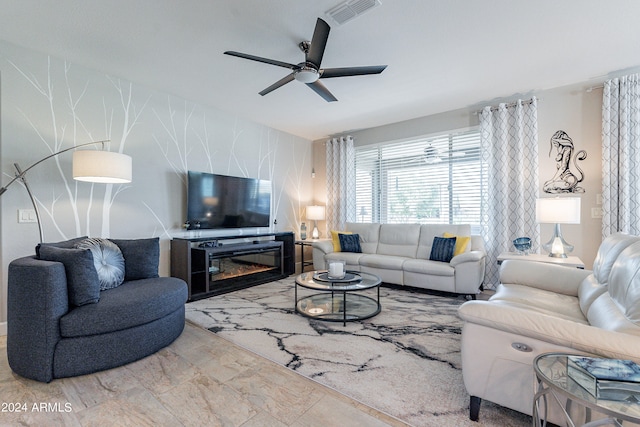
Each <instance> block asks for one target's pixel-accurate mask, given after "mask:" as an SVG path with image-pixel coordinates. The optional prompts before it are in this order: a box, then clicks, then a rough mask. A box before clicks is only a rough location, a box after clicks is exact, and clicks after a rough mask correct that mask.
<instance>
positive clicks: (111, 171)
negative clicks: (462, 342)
mask: <svg viewBox="0 0 640 427" xmlns="http://www.w3.org/2000/svg"><path fill="white" fill-rule="evenodd" d="M131 176H132V172H131V157H129V156H127V155H126V154H120V153H112V152H110V151H101V150H76V151H74V152H73V179H75V180H78V181H86V182H100V183H104V184H123V183H127V182H131Z"/></svg>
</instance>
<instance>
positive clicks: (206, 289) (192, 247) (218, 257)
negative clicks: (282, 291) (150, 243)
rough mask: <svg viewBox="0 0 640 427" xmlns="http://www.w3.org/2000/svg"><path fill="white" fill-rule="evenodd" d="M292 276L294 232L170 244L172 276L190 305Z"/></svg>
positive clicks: (213, 238)
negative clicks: (185, 292) (184, 290)
mask: <svg viewBox="0 0 640 427" xmlns="http://www.w3.org/2000/svg"><path fill="white" fill-rule="evenodd" d="M294 272H295V255H294V234H293V232H279V233H277V232H276V233H255V234H238V235H229V236H215V237H193V238H191V237H184V238H182V237H175V238H173V239H172V240H171V276H173V277H178V278H180V279H182V280H184V281H185V282H187V286H188V288H189V301H193V300H197V299H201V298H206V297H209V296H213V295H219V294H223V293H227V292H231V291H235V290H238V289H242V288H247V287H250V286H255V285H259V284H262V283H266V282H271V281H274V280H278V279H282V278H284V277H287V276H289V275H291V274H293V273H294Z"/></svg>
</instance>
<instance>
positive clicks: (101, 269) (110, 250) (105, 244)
mask: <svg viewBox="0 0 640 427" xmlns="http://www.w3.org/2000/svg"><path fill="white" fill-rule="evenodd" d="M76 247H77V248H78V249H89V250H90V251H91V254H92V255H93V265H94V266H95V268H96V271H97V273H98V279H99V281H100V290H101V291H104V290H107V289H111V288H115V287H116V286H120V285H121V284H122V282H123V281H124V258H123V257H122V252H121V251H120V248H118V246H116V244H115V243H113V242H110V241H109V240H107V239H100V238H88V239H85V240H83V241H81V242H80V243H78V244H77V245H76Z"/></svg>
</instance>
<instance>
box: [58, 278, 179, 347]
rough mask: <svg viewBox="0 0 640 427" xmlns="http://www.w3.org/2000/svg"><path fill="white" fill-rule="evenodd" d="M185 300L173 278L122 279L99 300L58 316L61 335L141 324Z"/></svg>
mask: <svg viewBox="0 0 640 427" xmlns="http://www.w3.org/2000/svg"><path fill="white" fill-rule="evenodd" d="M186 301H187V287H186V285H185V283H184V282H183V281H182V280H180V279H177V278H174V277H161V278H153V279H141V280H133V281H128V282H124V283H123V284H122V285H120V286H118V287H117V288H114V289H108V290H106V291H103V292H101V295H100V302H99V303H97V304H91V305H84V306H82V307H78V308H76V309H74V310H71V311H70V312H69V313H67V314H66V315H64V316H63V317H62V318H61V319H60V333H61V335H62V336H63V337H66V338H69V337H82V336H90V335H97V334H105V333H109V332H114V331H120V330H124V329H128V328H131V327H135V326H140V325H144V324H146V323H149V322H152V321H154V320H157V319H160V318H162V317H164V316H166V315H168V314H169V313H173V312H174V311H175V310H177V309H178V308H180V307H181V306H182V305H184V303H185V302H186Z"/></svg>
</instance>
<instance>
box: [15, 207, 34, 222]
mask: <svg viewBox="0 0 640 427" xmlns="http://www.w3.org/2000/svg"><path fill="white" fill-rule="evenodd" d="M18 222H21V223H22V222H38V220H37V218H36V211H35V209H18Z"/></svg>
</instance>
